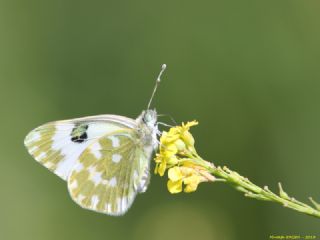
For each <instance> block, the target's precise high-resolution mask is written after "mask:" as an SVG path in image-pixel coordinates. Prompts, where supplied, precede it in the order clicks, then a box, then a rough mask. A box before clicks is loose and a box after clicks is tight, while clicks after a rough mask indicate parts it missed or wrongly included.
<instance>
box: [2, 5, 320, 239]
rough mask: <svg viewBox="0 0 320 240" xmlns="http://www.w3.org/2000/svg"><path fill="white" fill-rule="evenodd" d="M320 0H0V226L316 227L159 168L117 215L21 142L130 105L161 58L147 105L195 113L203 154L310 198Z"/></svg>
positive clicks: (156, 232) (233, 234) (279, 231)
mask: <svg viewBox="0 0 320 240" xmlns="http://www.w3.org/2000/svg"><path fill="white" fill-rule="evenodd" d="M319 11H320V3H319V1H311V0H310V1H300V0H297V1H293V0H290V1H285V0H284V1H268V2H261V1H197V2H195V1H189V2H186V1H167V0H163V1H146V0H144V1H90V2H89V1H69V0H56V1H48V0H31V1H24V0H0V89H1V90H0V104H1V105H0V106H1V120H0V121H1V126H2V129H1V138H0V143H1V170H2V171H1V174H0V184H1V185H0V187H1V195H0V206H1V208H0V239H1V240H2V239H4V240H6V239H25V240H28V239H35V240H38V239H48V240H51V239H52V240H53V239H79V240H81V239H139V240H143V239H184V240H189V239H204V240H206V239H213V240H215V239H223V240H234V239H240V240H242V239H262V240H263V239H269V235H272V234H273V235H286V234H289V235H292V234H301V235H304V234H312V235H313V234H316V235H317V234H318V236H319V235H320V220H319V219H315V218H312V217H309V216H305V215H303V214H299V213H297V212H294V211H291V210H288V209H284V208H283V207H281V206H277V205H276V204H273V203H268V202H259V201H255V200H251V199H247V198H244V197H243V196H242V195H241V194H240V193H239V192H236V191H234V190H233V189H231V188H230V187H229V186H227V185H224V184H221V183H215V184H202V185H200V187H199V189H198V191H197V192H196V193H193V194H179V195H170V194H169V193H168V192H167V190H166V179H165V178H159V177H158V176H152V181H151V185H150V187H149V189H148V191H147V192H146V193H145V194H142V195H139V196H138V197H137V199H136V201H135V203H134V205H133V207H132V208H131V209H130V211H129V212H128V213H127V214H126V215H125V216H124V217H109V216H106V215H102V214H97V213H94V212H90V211H86V210H83V209H81V208H80V207H78V206H77V205H76V204H75V203H73V201H72V200H71V198H70V197H69V196H68V192H67V187H66V184H65V182H63V181H61V180H60V179H59V178H58V177H56V176H55V175H54V174H52V173H50V172H49V171H47V170H46V169H45V168H44V167H41V166H40V165H39V164H37V163H36V161H34V160H33V159H32V158H31V156H29V155H28V154H27V151H26V150H25V148H24V146H23V138H24V136H25V135H26V134H27V132H28V131H29V130H31V129H33V128H34V127H36V126H38V125H40V124H42V123H45V122H48V121H52V120H59V119H67V118H74V117H80V116H87V115H95V114H101V113H113V114H120V115H125V116H129V117H133V118H134V117H136V116H137V115H139V114H140V112H141V111H142V109H144V108H145V107H146V105H147V102H148V99H149V97H150V95H151V91H152V88H153V85H154V79H155V77H156V75H157V74H158V72H159V69H160V66H161V64H162V63H166V64H167V65H168V68H167V71H166V73H165V75H164V77H163V82H162V85H161V86H160V88H159V91H158V93H157V96H156V99H155V101H154V105H155V106H156V107H157V110H158V112H160V113H169V114H171V115H172V116H173V117H174V118H175V119H176V120H177V121H178V122H181V121H187V120H193V119H197V120H198V121H199V122H200V125H199V126H198V127H195V128H194V129H193V134H194V136H195V137H196V139H197V143H196V144H197V148H198V151H199V153H200V154H201V155H202V156H203V157H204V158H206V159H208V160H212V161H214V162H215V163H216V164H219V165H228V166H229V167H230V168H231V169H234V170H237V171H238V172H240V173H241V174H243V175H245V176H247V177H249V178H250V179H251V180H252V181H253V182H255V183H257V184H259V185H261V186H263V185H269V187H270V188H271V189H273V190H276V184H277V182H278V181H281V182H282V183H283V185H284V186H285V189H286V190H287V191H288V192H289V193H291V194H292V195H294V196H295V197H296V198H298V199H300V200H306V199H307V197H309V196H310V195H312V196H313V197H314V198H315V199H317V200H320V188H319V180H320V176H319V168H320V148H319V141H320V108H319V101H320V81H319V79H320V67H319V61H320V27H319V24H320V14H319ZM164 121H166V120H164ZM167 122H168V123H170V122H169V120H167ZM319 238H320V237H319Z"/></svg>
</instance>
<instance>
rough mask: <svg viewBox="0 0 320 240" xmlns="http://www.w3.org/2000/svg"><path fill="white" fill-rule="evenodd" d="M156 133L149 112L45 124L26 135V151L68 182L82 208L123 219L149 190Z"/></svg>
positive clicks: (152, 115) (155, 121) (155, 116)
mask: <svg viewBox="0 0 320 240" xmlns="http://www.w3.org/2000/svg"><path fill="white" fill-rule="evenodd" d="M157 133H158V128H157V113H156V111H155V110H149V109H148V110H146V111H143V112H142V113H141V114H140V116H139V117H138V118H137V119H135V120H134V119H131V118H127V117H122V116H118V115H98V116H92V117H85V118H78V119H71V120H65V121H57V122H51V123H47V124H44V125H42V126H40V127H38V128H36V129H34V130H32V131H31V132H30V133H29V134H28V135H27V137H26V138H25V146H26V147H27V149H28V151H29V153H30V154H31V155H32V156H33V157H34V158H35V159H36V160H37V161H38V162H40V163H41V164H42V165H44V166H45V167H47V168H48V169H49V170H51V171H52V172H54V173H55V174H56V175H58V176H59V177H61V178H62V179H63V180H65V181H67V183H68V190H69V193H70V195H71V197H72V199H73V200H74V201H75V202H76V203H78V204H79V205H80V206H81V207H83V208H86V209H90V210H93V211H97V212H102V213H106V214H108V215H122V214H124V213H125V212H126V211H127V210H128V209H129V208H130V206H131V204H132V202H133V201H134V199H135V196H136V194H137V193H139V192H144V191H146V189H147V187H148V183H149V178H150V176H149V172H150V171H149V168H150V160H151V157H152V153H153V151H154V150H155V149H156V148H157V146H158V143H157Z"/></svg>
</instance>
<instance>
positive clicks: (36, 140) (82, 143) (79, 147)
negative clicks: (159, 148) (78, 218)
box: [24, 115, 135, 180]
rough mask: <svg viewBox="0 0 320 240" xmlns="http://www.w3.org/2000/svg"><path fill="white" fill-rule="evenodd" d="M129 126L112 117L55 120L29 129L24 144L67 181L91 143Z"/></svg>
mask: <svg viewBox="0 0 320 240" xmlns="http://www.w3.org/2000/svg"><path fill="white" fill-rule="evenodd" d="M128 127H131V128H134V127H135V122H134V120H132V119H129V118H124V117H115V116H114V115H102V116H97V117H96V118H92V117H88V118H79V119H74V120H68V121H57V122H51V123H47V124H44V125H42V126H40V127H38V128H36V129H34V130H32V131H31V132H30V133H29V134H28V135H27V137H26V138H25V142H24V143H25V145H26V147H27V149H28V151H29V153H30V154H31V155H32V156H33V157H34V158H35V159H36V160H37V161H38V162H40V163H41V164H42V165H44V166H45V167H47V168H48V169H50V170H51V171H53V172H54V173H55V174H57V175H58V176H59V177H61V178H62V179H64V180H66V179H67V177H68V175H69V173H70V171H71V169H72V167H73V166H74V164H75V163H76V161H77V159H78V158H79V156H80V155H81V153H82V152H83V151H84V150H85V149H86V148H87V147H88V146H89V145H90V144H92V143H93V142H94V141H96V140H97V139H98V138H100V137H101V136H103V135H105V134H108V133H111V132H114V131H116V130H121V129H124V128H128Z"/></svg>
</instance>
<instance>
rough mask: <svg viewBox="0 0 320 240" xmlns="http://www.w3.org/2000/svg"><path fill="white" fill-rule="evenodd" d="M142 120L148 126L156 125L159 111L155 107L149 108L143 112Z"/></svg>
mask: <svg viewBox="0 0 320 240" xmlns="http://www.w3.org/2000/svg"><path fill="white" fill-rule="evenodd" d="M141 115H142V121H143V122H144V123H145V124H146V125H147V126H148V127H151V128H153V127H155V126H156V124H157V111H156V110H155V109H154V110H152V109H148V110H145V111H143V112H142V114H141Z"/></svg>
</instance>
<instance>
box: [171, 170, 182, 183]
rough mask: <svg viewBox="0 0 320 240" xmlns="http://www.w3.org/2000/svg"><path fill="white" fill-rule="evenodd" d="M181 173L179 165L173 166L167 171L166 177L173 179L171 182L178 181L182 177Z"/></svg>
mask: <svg viewBox="0 0 320 240" xmlns="http://www.w3.org/2000/svg"><path fill="white" fill-rule="evenodd" d="M182 177H183V176H182V173H181V170H180V168H179V167H173V168H170V169H169V171H168V178H169V179H170V180H171V181H173V182H176V181H179V180H181V179H182Z"/></svg>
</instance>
